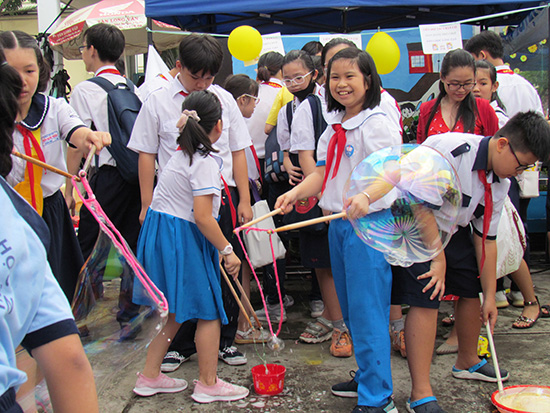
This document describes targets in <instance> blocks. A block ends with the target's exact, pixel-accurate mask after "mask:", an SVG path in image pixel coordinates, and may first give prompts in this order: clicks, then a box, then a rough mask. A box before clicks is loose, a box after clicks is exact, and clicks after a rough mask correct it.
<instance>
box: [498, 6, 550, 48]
mask: <svg viewBox="0 0 550 413" xmlns="http://www.w3.org/2000/svg"><path fill="white" fill-rule="evenodd" d="M508 29H509V30H508V33H507V34H506V36H503V38H502V44H503V46H504V54H505V55H511V54H513V53H516V52H517V51H519V50H521V49H525V48H527V47H529V46H532V45H534V44H535V43H538V42H540V41H541V40H544V39H546V38H547V36H548V7H545V8H544V9H539V10H533V11H532V12H531V13H529V16H527V17H526V18H525V19H523V21H522V22H521V23H520V24H519V25H518V26H517V27H516V28H515V29H513V30H512V29H510V28H508Z"/></svg>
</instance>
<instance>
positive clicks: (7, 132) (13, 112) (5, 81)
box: [0, 46, 23, 178]
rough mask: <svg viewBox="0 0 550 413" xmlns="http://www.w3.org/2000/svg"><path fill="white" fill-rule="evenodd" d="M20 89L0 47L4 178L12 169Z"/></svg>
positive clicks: (0, 150)
mask: <svg viewBox="0 0 550 413" xmlns="http://www.w3.org/2000/svg"><path fill="white" fill-rule="evenodd" d="M22 88H23V84H22V81H21V77H20V76H19V73H17V70H15V69H14V68H13V67H11V66H10V65H8V62H6V57H5V56H4V50H3V49H2V47H1V46H0V175H1V176H3V177H4V178H5V177H6V176H8V174H9V173H10V171H11V167H12V160H11V151H12V150H13V127H14V125H15V118H16V117H17V112H18V111H19V103H18V98H19V94H20V93H21V89H22Z"/></svg>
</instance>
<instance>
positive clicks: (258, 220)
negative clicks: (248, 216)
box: [233, 208, 283, 232]
mask: <svg viewBox="0 0 550 413" xmlns="http://www.w3.org/2000/svg"><path fill="white" fill-rule="evenodd" d="M281 212H283V210H282V209H281V208H277V209H274V210H273V211H271V212H269V213H267V214H265V215H263V216H261V217H258V218H256V219H253V220H252V221H250V222H247V223H246V224H243V225H241V227H240V228H235V230H234V231H233V232H236V231H237V230H239V229H242V228H248V227H250V226H252V225H254V224H257V223H258V222H260V221H263V220H264V219H267V218H269V217H272V216H274V215H277V214H280V213H281Z"/></svg>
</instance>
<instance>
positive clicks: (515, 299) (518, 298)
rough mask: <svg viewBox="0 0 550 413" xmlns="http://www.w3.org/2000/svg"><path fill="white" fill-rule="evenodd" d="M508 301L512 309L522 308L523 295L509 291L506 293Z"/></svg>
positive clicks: (519, 292)
mask: <svg viewBox="0 0 550 413" xmlns="http://www.w3.org/2000/svg"><path fill="white" fill-rule="evenodd" d="M508 301H510V302H511V303H512V305H513V306H514V307H523V305H524V303H523V294H522V293H521V291H510V292H509V293H508Z"/></svg>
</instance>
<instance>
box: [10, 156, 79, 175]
mask: <svg viewBox="0 0 550 413" xmlns="http://www.w3.org/2000/svg"><path fill="white" fill-rule="evenodd" d="M12 154H14V155H15V156H17V157H18V158H21V159H24V160H25V161H27V162H30V163H32V164H33V165H36V166H39V167H40V168H44V169H47V170H48V171H51V172H54V173H56V174H59V175H62V176H64V177H65V178H69V179H71V178H72V177H73V176H72V175H71V174H70V173H68V172H65V171H62V170H61V169H58V168H56V167H55V166H51V165H49V164H47V163H45V162H42V161H39V160H38V159H34V158H32V157H30V156H28V155H24V154H22V153H20V152H17V151H15V150H14V151H13V152H12ZM76 180H77V181H79V182H80V178H78V177H77V178H76Z"/></svg>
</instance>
